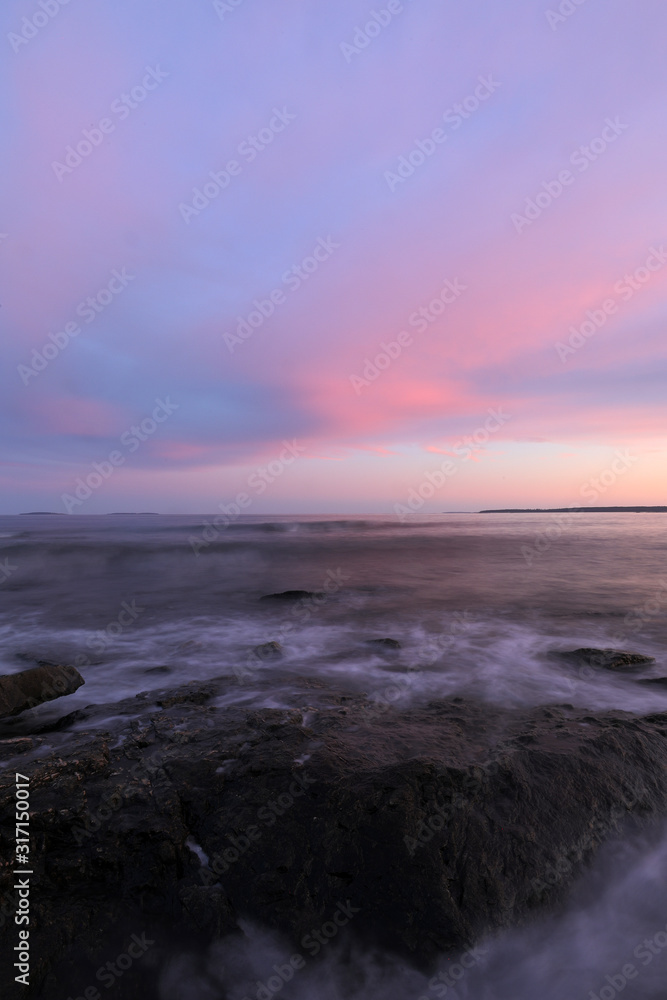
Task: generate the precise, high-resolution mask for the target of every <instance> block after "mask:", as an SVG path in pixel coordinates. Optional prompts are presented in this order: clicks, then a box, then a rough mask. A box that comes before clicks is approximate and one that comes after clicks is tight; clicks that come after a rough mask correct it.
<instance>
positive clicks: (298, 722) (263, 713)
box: [0, 675, 667, 1000]
mask: <svg viewBox="0 0 667 1000" xmlns="http://www.w3.org/2000/svg"><path fill="white" fill-rule="evenodd" d="M287 679H288V678H287V675H286V680H287ZM228 682H229V679H228V678H224V679H223V678H221V679H218V680H217V681H207V682H206V683H205V684H197V683H193V684H189V685H186V686H185V687H183V688H179V689H176V690H172V691H162V692H146V693H143V694H142V695H139V696H137V697H136V698H133V699H128V700H127V701H126V702H121V703H120V704H118V705H114V706H99V707H92V708H90V707H89V708H88V709H86V710H84V712H83V713H82V715H87V717H88V722H87V725H90V723H92V722H94V721H95V719H96V718H97V719H98V720H99V721H100V722H101V720H108V719H109V717H110V716H112V715H113V716H115V720H114V719H112V720H111V721H108V722H107V721H105V722H104V725H105V726H106V727H107V728H106V729H104V730H102V731H100V730H92V731H90V730H89V731H88V732H83V731H82V729H83V727H82V725H81V724H79V725H78V727H77V731H76V732H75V733H73V734H70V735H68V734H67V733H66V732H50V733H49V735H48V737H47V739H48V747H47V746H46V745H42V743H41V738H40V737H36V739H37V741H38V742H39V745H40V747H41V749H40V750H39V752H37V751H35V752H34V753H32V752H31V751H30V749H29V746H28V744H25V746H24V745H21V746H20V747H19V746H15V747H13V748H12V749H16V750H19V749H20V750H21V751H22V754H21V765H20V769H21V772H22V773H23V774H24V775H26V776H27V777H28V778H29V782H30V811H31V834H32V845H33V846H32V856H31V860H32V862H33V865H34V871H35V873H36V874H35V875H34V877H33V880H34V888H35V892H34V903H33V904H32V905H33V910H32V913H33V914H34V917H35V920H34V924H33V922H32V921H31V936H30V946H31V955H34V964H33V965H32V969H31V975H32V982H33V983H34V986H35V995H36V996H39V997H44V998H45V1000H46V998H48V1000H50V998H51V997H53V998H58V1000H62V996H63V995H67V994H68V991H69V992H70V993H71V995H72V996H80V995H82V990H83V989H84V988H85V987H86V985H87V984H89V983H94V982H95V981H96V980H95V972H96V970H97V969H98V968H99V967H100V966H102V965H104V963H105V962H106V961H111V962H113V961H114V959H115V957H116V955H118V954H120V953H121V952H123V951H124V950H125V947H126V941H127V940H128V939H129V938H130V936H131V934H133V933H145V934H146V935H147V936H148V938H149V939H150V940H151V941H153V942H155V944H154V945H152V950H151V952H150V953H149V954H147V956H146V959H145V960H144V959H142V961H141V962H139V961H138V962H137V963H136V966H133V967H132V969H131V970H129V971H128V973H127V974H126V975H124V976H123V978H122V979H119V980H118V981H117V982H116V983H115V984H114V990H115V993H114V996H115V997H117V998H118V1000H135V998H136V997H137V996H142V997H144V1000H153V998H154V997H156V996H157V987H156V985H155V984H156V982H157V981H158V980H159V977H160V975H159V974H160V969H161V968H162V967H163V966H164V964H165V962H166V961H167V960H168V959H169V958H171V957H173V956H174V954H175V953H176V954H177V953H180V952H182V951H184V950H190V951H191V952H193V953H197V952H199V953H201V952H202V951H203V949H204V948H205V947H206V946H207V945H208V944H209V943H211V942H213V941H214V940H216V939H217V938H219V937H220V936H221V935H224V934H228V933H233V932H238V928H239V920H242V919H244V918H245V919H251V920H253V921H255V922H256V923H259V924H260V925H263V926H266V927H269V928H272V929H273V930H276V931H278V932H280V933H281V934H282V935H284V936H285V938H287V939H288V940H289V941H291V943H292V944H294V948H295V950H296V951H298V950H299V948H300V942H301V941H302V940H303V938H304V935H306V934H308V933H309V932H310V931H311V930H312V928H318V927H321V926H323V924H324V923H325V922H326V921H328V920H331V919H332V914H334V913H335V912H336V909H337V907H339V906H340V905H341V904H343V905H344V906H346V907H348V908H351V909H350V912H352V913H353V918H352V919H350V922H349V928H348V930H349V932H350V933H351V934H352V935H353V936H354V937H355V938H357V939H358V940H360V941H362V942H366V943H368V944H371V945H373V944H377V945H379V946H381V947H383V948H385V949H388V950H390V951H393V952H396V953H399V954H402V955H404V956H406V957H407V958H409V959H411V960H412V961H413V962H414V963H416V964H418V965H420V966H428V964H429V963H430V962H431V961H432V960H433V959H434V958H435V957H436V956H437V955H439V954H441V953H443V952H450V953H454V952H456V951H457V950H458V949H462V948H465V947H468V946H470V945H471V944H472V943H474V942H475V941H476V940H477V939H478V938H479V937H480V936H481V935H483V934H484V933H485V932H487V931H489V930H493V929H496V928H502V927H508V926H510V925H512V924H515V923H517V922H518V921H520V920H522V919H523V918H524V917H525V916H526V915H527V914H528V913H530V911H531V910H534V909H535V908H537V907H539V906H541V905H544V904H548V903H549V902H552V901H555V900H557V899H559V898H560V897H562V895H563V893H564V892H565V890H566V888H567V886H568V884H569V883H570V882H571V881H572V880H573V878H574V877H575V876H576V874H577V872H578V871H579V870H580V869H581V867H582V865H583V864H584V863H585V862H587V861H588V860H589V859H590V858H591V857H592V856H593V854H594V853H595V851H596V850H597V848H598V847H599V846H600V845H601V844H602V843H603V842H604V841H605V839H607V838H608V837H609V836H610V835H611V834H612V832H613V831H615V830H616V829H617V828H618V826H619V824H620V823H621V822H622V821H623V820H624V818H626V817H631V816H634V817H638V818H648V817H651V816H657V815H664V814H665V813H667V739H666V737H667V714H665V715H655V716H651V717H650V718H646V719H638V718H636V717H634V716H632V715H629V714H626V713H623V712H608V713H604V714H599V715H591V714H590V713H587V712H584V711H578V710H575V709H572V708H566V707H564V706H559V707H556V706H551V707H549V708H538V709H534V710H529V709H523V710H520V709H514V710H504V709H499V708H496V707H494V706H491V705H488V704H476V703H473V702H465V701H463V700H462V699H461V698H455V699H445V700H442V701H434V702H431V703H430V704H427V705H423V706H421V707H414V708H411V709H409V710H399V709H398V708H396V707H395V706H393V705H391V704H389V703H387V704H382V705H378V703H377V702H375V701H372V700H366V699H365V698H364V697H362V696H357V695H351V694H350V693H349V692H347V693H338V692H336V691H335V690H333V689H331V688H329V687H327V686H326V684H325V683H323V682H322V681H319V680H318V681H317V682H315V681H310V680H303V682H302V687H303V694H302V695H301V696H300V695H298V694H297V695H295V698H296V704H302V705H303V708H301V709H297V708H291V709H277V708H274V709H271V708H264V709H259V710H254V711H250V712H248V711H247V710H244V709H243V708H241V707H238V706H232V707H230V706H227V707H220V706H219V705H218V703H216V702H214V700H213V699H214V697H215V696H216V695H217V694H219V693H223V692H224V690H225V689H226V686H227V685H228ZM267 690H270V689H268V688H267ZM299 697H301V699H302V700H301V702H299V701H298V699H299ZM343 704H344V706H345V707H344V709H342V708H341V706H342V705H343ZM157 706H162V710H159V709H158V707H157ZM110 709H113V711H110ZM122 716H128V718H127V720H126V721H124V720H123V718H122ZM119 717H121V718H120V719H119ZM26 751H27V752H26ZM9 770H10V769H9V768H6V769H4V770H2V771H0V816H5V817H10V816H11V815H13V814H12V809H13V804H14V801H15V800H14V794H15V788H14V783H13V782H14V775H13V771H12V773H11V774H10V773H9ZM6 822H7V824H8V823H9V820H7V821H6ZM9 832H10V827H9V825H7V827H6V830H3V833H6V835H7V836H9ZM192 845H195V849H193V846H192ZM13 882H14V876H13V874H12V872H11V871H10V870H9V868H7V870H6V871H5V870H0V901H2V900H6V899H10V898H11V894H12V885H13ZM9 951H10V950H9ZM11 961H12V959H11V958H8V957H6V956H5V955H3V956H2V958H1V959H0V976H3V977H4V981H6V982H9V983H12V984H13V973H12V971H11ZM3 963H4V964H3ZM49 976H50V977H51V978H49ZM72 991H74V992H72ZM10 996H12V994H10Z"/></svg>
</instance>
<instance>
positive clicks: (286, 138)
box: [0, 0, 667, 517]
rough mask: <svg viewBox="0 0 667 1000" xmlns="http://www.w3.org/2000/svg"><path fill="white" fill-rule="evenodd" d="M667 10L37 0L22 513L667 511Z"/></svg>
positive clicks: (5, 396) (10, 371) (30, 17)
mask: <svg viewBox="0 0 667 1000" xmlns="http://www.w3.org/2000/svg"><path fill="white" fill-rule="evenodd" d="M666 30H667V7H665V4H664V0H636V2H634V3H630V2H629V0H604V2H603V0H558V2H557V0H552V2H551V3H550V4H549V2H548V0H505V2H503V3H498V2H497V0H466V2H465V3H462V2H461V0H379V2H378V3H376V4H375V5H373V3H372V2H370V0H346V2H345V3H337V4H334V3H324V2H322V0H215V2H213V0H140V2H139V0H68V2H67V3H63V2H62V0H4V3H3V5H2V8H1V9H0V46H3V47H4V53H3V55H2V58H1V59H0V94H1V95H2V97H1V98H0V170H1V176H2V185H1V187H0V272H1V277H0V306H1V307H0V324H1V344H2V353H3V361H4V363H3V365H2V373H1V376H0V377H1V379H2V382H1V385H0V430H1V433H0V441H1V452H0V455H1V462H0V474H1V476H2V490H1V493H2V497H1V500H0V512H2V513H8V514H11V513H18V512H21V511H26V510H52V511H58V512H61V513H74V514H99V513H105V512H109V511H126V510H127V511H136V510H141V511H143V510H150V511H157V512H160V513H199V512H209V511H223V512H224V511H227V513H228V515H229V516H230V517H235V516H237V513H236V512H237V510H238V511H239V512H241V513H243V514H251V515H252V514H258V515H261V514H264V513H291V512H294V513H308V512H311V513H320V512H322V513H324V512H329V513H335V512H340V513H354V512H367V513H392V511H397V510H399V509H400V510H404V511H408V512H410V513H412V512H418V513H435V512H440V511H450V510H464V511H465V510H478V509H481V508H489V507H506V506H510V507H511V506H521V507H536V506H571V505H586V504H593V505H595V504H604V505H616V504H663V503H667V489H666V488H665V487H666V485H667V482H666V480H667V463H666V461H665V460H666V458H667V430H666V424H665V410H666V406H667V393H666V392H665V375H666V374H667V340H666V338H665V335H664V333H665V320H666V319H667V298H666V294H667V188H666V186H665V169H666V167H667V130H666V129H665V118H666V112H665V107H666V103H665V89H666V82H667V81H666V76H667V63H666V62H665V59H664V38H665V32H666Z"/></svg>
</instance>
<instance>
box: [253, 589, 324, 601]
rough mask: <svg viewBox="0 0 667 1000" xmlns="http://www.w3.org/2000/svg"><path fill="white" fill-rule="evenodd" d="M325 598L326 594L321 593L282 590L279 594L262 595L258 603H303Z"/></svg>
mask: <svg viewBox="0 0 667 1000" xmlns="http://www.w3.org/2000/svg"><path fill="white" fill-rule="evenodd" d="M325 597H326V594H324V593H322V592H321V591H312V590H283V591H282V592H281V593H279V594H264V596H263V597H260V601H305V600H308V599H312V598H315V599H316V600H322V599H323V598H325Z"/></svg>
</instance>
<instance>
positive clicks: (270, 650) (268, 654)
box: [253, 642, 283, 660]
mask: <svg viewBox="0 0 667 1000" xmlns="http://www.w3.org/2000/svg"><path fill="white" fill-rule="evenodd" d="M253 653H255V655H256V656H259V658H260V659H261V660H279V659H281V657H282V655H283V647H282V646H281V645H280V643H279V642H265V643H263V644H262V645H261V646H255V648H254V649H253Z"/></svg>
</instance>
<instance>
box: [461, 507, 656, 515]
mask: <svg viewBox="0 0 667 1000" xmlns="http://www.w3.org/2000/svg"><path fill="white" fill-rule="evenodd" d="M478 513H479V514H665V513H667V507H506V508H503V509H502V510H500V509H499V510H480V511H478Z"/></svg>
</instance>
